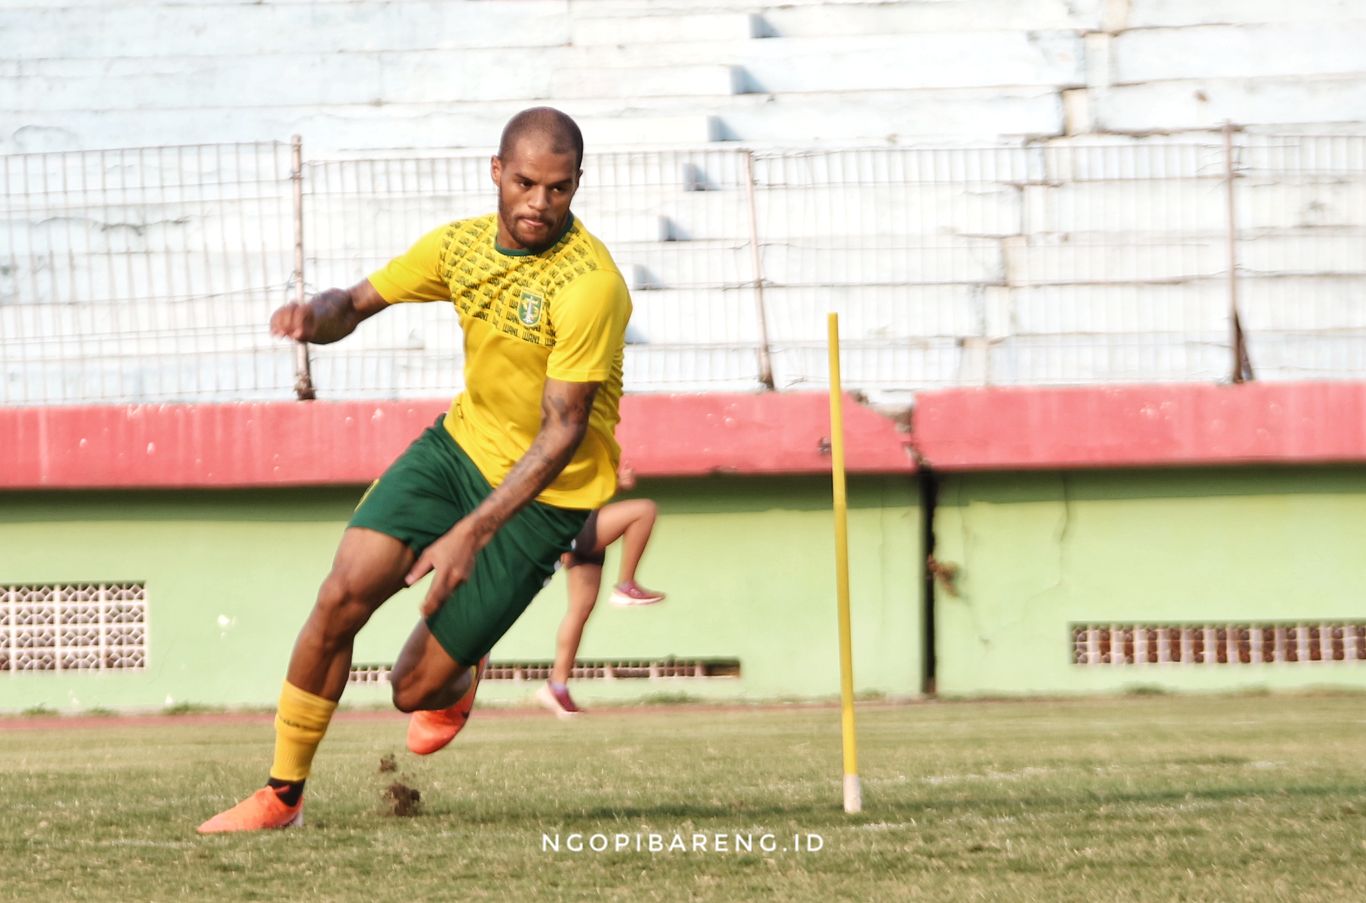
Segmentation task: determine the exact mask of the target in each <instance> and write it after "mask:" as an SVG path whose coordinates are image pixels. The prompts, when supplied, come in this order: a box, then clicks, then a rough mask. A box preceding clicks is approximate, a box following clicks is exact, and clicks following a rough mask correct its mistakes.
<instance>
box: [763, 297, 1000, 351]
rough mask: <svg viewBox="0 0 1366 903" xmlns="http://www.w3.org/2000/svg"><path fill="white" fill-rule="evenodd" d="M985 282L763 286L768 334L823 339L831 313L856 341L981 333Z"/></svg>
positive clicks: (781, 339) (778, 338) (783, 339)
mask: <svg viewBox="0 0 1366 903" xmlns="http://www.w3.org/2000/svg"><path fill="white" fill-rule="evenodd" d="M993 291H995V289H993V288H992V287H989V286H980V285H934V286H911V285H876V286H848V287H840V288H823V287H815V286H800V287H779V286H767V287H765V289H764V310H765V313H766V317H767V322H768V334H769V337H770V339H772V340H773V341H774V342H776V343H780V344H788V343H800V342H822V341H825V338H826V315H827V314H829V313H837V314H839V319H840V336H841V339H847V340H849V341H852V342H860V341H862V342H884V343H895V342H899V341H903V340H905V341H916V340H921V339H937V338H961V337H966V336H979V335H982V331H983V328H984V327H985V325H986V319H987V315H986V306H987V303H988V296H989V295H990V293H991V292H993Z"/></svg>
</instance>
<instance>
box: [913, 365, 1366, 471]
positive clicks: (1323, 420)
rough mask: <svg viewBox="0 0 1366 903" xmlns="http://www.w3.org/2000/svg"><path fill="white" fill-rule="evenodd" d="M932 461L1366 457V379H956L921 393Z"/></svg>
mask: <svg viewBox="0 0 1366 903" xmlns="http://www.w3.org/2000/svg"><path fill="white" fill-rule="evenodd" d="M913 436H914V438H913V442H914V445H915V447H916V450H917V451H918V452H919V454H920V455H921V456H922V458H923V459H924V460H926V461H928V462H930V463H931V464H932V466H934V467H935V468H936V469H941V470H945V471H964V470H1021V469H1043V468H1078V467H1161V466H1200V465H1234V464H1249V463H1281V464H1316V463H1331V462H1354V461H1355V462H1361V461H1366V383H1360V382H1315V383H1244V384H1242V385H1236V386H1235V385H1225V386H1219V385H1141V386H1109V387H1088V388H1069V389H1058V388H1020V389H977V390H973V389H955V390H951V391H945V392H926V393H923V394H921V395H919V396H917V398H916V406H915V415H914V424H913Z"/></svg>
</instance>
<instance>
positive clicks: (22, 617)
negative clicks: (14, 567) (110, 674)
mask: <svg viewBox="0 0 1366 903" xmlns="http://www.w3.org/2000/svg"><path fill="white" fill-rule="evenodd" d="M146 668H147V588H146V587H145V586H144V585H143V584H141V583H62V584H18V585H9V586H0V671H10V672H14V673H17V672H21V671H25V672H32V671H49V672H66V671H143V670H146Z"/></svg>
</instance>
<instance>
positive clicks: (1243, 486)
mask: <svg viewBox="0 0 1366 903" xmlns="http://www.w3.org/2000/svg"><path fill="white" fill-rule="evenodd" d="M935 542H936V546H935V550H934V554H935V557H936V559H937V560H938V561H940V562H941V563H946V564H949V565H954V566H957V567H958V569H959V571H958V575H957V579H956V581H955V582H956V587H957V591H958V595H957V596H954V595H952V594H951V593H950V592H949V591H948V589H947V588H946V587H945V586H944V585H943V584H942V583H941V584H940V585H939V586H938V587H937V588H936V593H935V597H936V602H935V632H936V646H935V654H936V659H937V676H938V690H939V692H940V693H943V694H983V693H1063V692H1097V691H1113V690H1119V689H1124V688H1128V687H1136V686H1144V687H1151V686H1161V687H1165V688H1169V689H1180V690H1215V689H1229V688H1248V687H1267V688H1273V689H1280V688H1292V687H1301V686H1308V685H1328V684H1332V685H1337V686H1353V687H1366V663H1361V662H1357V663H1305V664H1280V665H1256V666H1202V665H1167V666H1160V667H1151V666H1150V667H1145V668H1140V667H1126V668H1096V667H1080V666H1075V665H1073V664H1072V663H1071V635H1070V631H1069V625H1070V624H1071V623H1074V622H1078V623H1087V622H1091V623H1095V622H1099V623H1107V622H1113V623H1144V622H1173V621H1175V622H1197V623H1199V622H1204V621H1232V622H1248V621H1251V622H1254V623H1255V622H1257V621H1287V620H1296V619H1301V618H1303V619H1308V620H1316V619H1322V620H1355V621H1361V620H1366V470H1363V469H1362V468H1360V467H1354V468H1327V467H1325V468H1294V469H1289V468H1286V469H1273V468H1249V469H1240V470H1220V471H1209V470H1201V471H1193V470H1188V471H1141V472H1119V471H1110V472H1074V473H1036V474H1020V473H1014V474H981V475H955V476H946V477H944V478H943V479H942V481H941V484H940V492H939V500H938V507H937V511H936V518H935Z"/></svg>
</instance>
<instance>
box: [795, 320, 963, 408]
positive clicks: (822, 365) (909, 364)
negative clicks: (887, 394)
mask: <svg viewBox="0 0 1366 903" xmlns="http://www.w3.org/2000/svg"><path fill="white" fill-rule="evenodd" d="M841 325H842V324H841ZM771 358H772V361H773V381H774V383H775V385H776V386H777V388H779V389H823V388H825V387H826V386H828V385H829V381H830V380H829V376H830V365H829V352H828V350H827V348H826V344H825V342H824V341H821V342H812V343H806V344H786V345H775V346H774V348H773V349H772V353H771ZM969 365H970V362H969V361H968V359H967V358H966V357H965V355H964V353H963V348H962V346H961V345H960V343H959V342H958V340H957V339H921V340H917V341H913V342H904V343H898V344H896V345H888V344H884V343H879V344H866V343H859V342H855V341H848V342H846V341H843V338H842V337H841V342H840V378H841V384H842V385H843V387H844V389H845V390H847V391H862V392H870V391H874V390H878V389H884V390H885V389H896V390H900V391H906V390H912V391H913V390H916V389H929V388H942V387H945V386H953V385H963V384H968V385H972V384H974V383H976V382H979V380H977V379H976V378H975V375H974V374H973V373H971V372H969V371H968V370H966V369H965V368H966V367H968V366H969Z"/></svg>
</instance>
